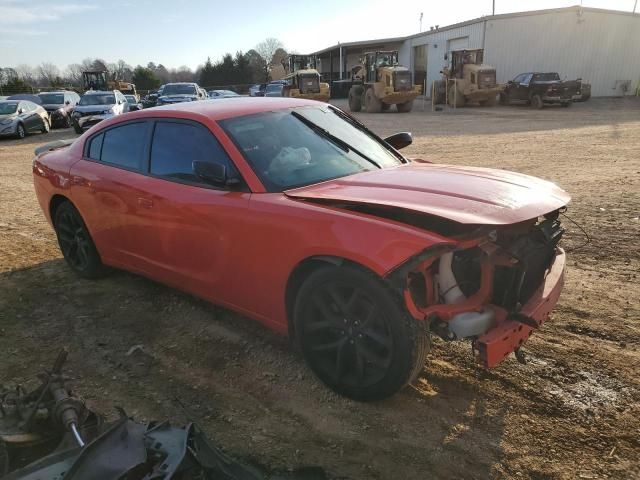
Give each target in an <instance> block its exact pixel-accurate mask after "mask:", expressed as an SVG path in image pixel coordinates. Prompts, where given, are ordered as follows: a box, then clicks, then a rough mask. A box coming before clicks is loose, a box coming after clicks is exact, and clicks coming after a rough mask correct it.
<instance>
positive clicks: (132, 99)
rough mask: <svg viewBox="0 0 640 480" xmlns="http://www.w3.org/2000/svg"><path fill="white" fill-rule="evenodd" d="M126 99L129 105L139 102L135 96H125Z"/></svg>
mask: <svg viewBox="0 0 640 480" xmlns="http://www.w3.org/2000/svg"><path fill="white" fill-rule="evenodd" d="M124 98H126V99H127V103H138V100H136V97H134V96H133V95H125V96H124Z"/></svg>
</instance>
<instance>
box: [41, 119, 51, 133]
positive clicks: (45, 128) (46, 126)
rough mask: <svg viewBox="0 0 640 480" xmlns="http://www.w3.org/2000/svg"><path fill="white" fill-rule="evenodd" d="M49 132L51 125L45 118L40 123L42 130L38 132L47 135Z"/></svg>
mask: <svg viewBox="0 0 640 480" xmlns="http://www.w3.org/2000/svg"><path fill="white" fill-rule="evenodd" d="M49 130H51V125H49V120H48V119H46V118H45V119H44V120H43V121H42V128H41V129H40V131H41V132H42V133H49Z"/></svg>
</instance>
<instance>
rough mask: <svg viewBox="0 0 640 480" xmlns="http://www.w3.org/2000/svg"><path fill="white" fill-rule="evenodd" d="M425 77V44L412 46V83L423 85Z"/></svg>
mask: <svg viewBox="0 0 640 480" xmlns="http://www.w3.org/2000/svg"><path fill="white" fill-rule="evenodd" d="M426 78H427V46H426V45H418V46H417V47H413V83H414V84H415V85H424V81H425V79H426Z"/></svg>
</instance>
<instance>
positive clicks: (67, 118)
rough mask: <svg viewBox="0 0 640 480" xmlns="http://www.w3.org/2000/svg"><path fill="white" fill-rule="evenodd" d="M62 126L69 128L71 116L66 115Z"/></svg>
mask: <svg viewBox="0 0 640 480" xmlns="http://www.w3.org/2000/svg"><path fill="white" fill-rule="evenodd" d="M62 126H63V127H64V128H71V126H72V122H71V116H70V115H67V116H66V117H64V123H63V124H62Z"/></svg>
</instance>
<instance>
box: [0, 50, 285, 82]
mask: <svg viewBox="0 0 640 480" xmlns="http://www.w3.org/2000/svg"><path fill="white" fill-rule="evenodd" d="M286 57H287V52H286V51H285V50H284V48H283V46H282V43H281V42H280V41H279V40H277V39H275V38H267V39H266V40H265V41H263V42H260V43H259V44H258V45H256V46H255V48H253V49H251V50H249V51H248V52H246V53H243V52H241V51H238V52H236V54H235V55H232V54H231V53H226V54H225V55H223V56H222V58H221V59H220V60H218V61H215V62H212V61H211V58H207V60H206V61H205V62H204V64H202V65H200V66H198V68H196V69H195V70H192V69H191V68H189V67H187V66H181V67H179V68H167V67H165V66H164V65H162V64H156V63H154V62H149V63H147V65H146V66H143V65H137V66H135V67H132V66H131V65H129V64H128V63H126V62H125V61H124V60H118V61H117V62H115V63H107V62H105V61H104V60H103V59H100V58H86V59H84V60H83V61H82V62H80V63H72V64H70V65H68V66H67V68H66V69H64V70H62V71H61V70H60V69H59V68H58V67H57V66H56V65H54V64H53V63H49V62H42V63H41V64H40V65H38V66H37V67H31V66H29V65H25V64H22V65H17V66H15V67H0V91H4V92H6V93H15V92H28V91H32V90H34V89H38V88H80V87H82V72H83V71H87V70H106V71H108V72H109V75H110V76H111V77H112V78H114V79H117V80H121V81H124V82H132V83H134V84H135V85H136V88H137V89H138V90H153V89H156V88H158V87H159V86H160V85H162V84H164V83H170V82H197V83H198V84H200V85H201V86H202V87H232V86H245V85H248V84H253V83H261V82H265V81H268V80H269V66H270V65H276V64H280V63H281V62H283V61H284V60H285V59H286Z"/></svg>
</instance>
